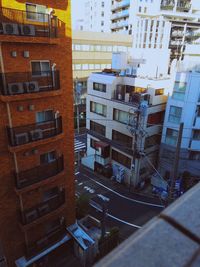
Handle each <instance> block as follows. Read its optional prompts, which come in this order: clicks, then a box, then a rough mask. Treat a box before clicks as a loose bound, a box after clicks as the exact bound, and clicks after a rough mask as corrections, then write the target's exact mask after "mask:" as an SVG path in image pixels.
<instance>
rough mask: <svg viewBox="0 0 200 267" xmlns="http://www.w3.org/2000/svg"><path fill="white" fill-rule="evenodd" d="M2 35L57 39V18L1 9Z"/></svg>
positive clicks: (42, 14) (0, 32)
mask: <svg viewBox="0 0 200 267" xmlns="http://www.w3.org/2000/svg"><path fill="white" fill-rule="evenodd" d="M0 34H1V35H12V36H29V37H47V38H55V37H57V17H55V16H53V17H51V16H50V15H49V14H44V13H37V12H29V11H23V10H17V9H10V8H1V9H0Z"/></svg>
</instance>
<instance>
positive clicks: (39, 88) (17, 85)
mask: <svg viewBox="0 0 200 267" xmlns="http://www.w3.org/2000/svg"><path fill="white" fill-rule="evenodd" d="M58 89H60V77H59V71H58V70H57V71H53V72H52V71H42V72H38V73H34V74H33V73H31V72H14V73H1V74H0V90H1V94H2V95H20V94H30V93H40V92H47V91H53V90H58Z"/></svg>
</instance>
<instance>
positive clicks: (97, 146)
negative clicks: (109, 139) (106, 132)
mask: <svg viewBox="0 0 200 267" xmlns="http://www.w3.org/2000/svg"><path fill="white" fill-rule="evenodd" d="M107 146H109V144H107V143H105V142H102V141H97V142H95V147H96V148H99V147H101V148H105V147H107Z"/></svg>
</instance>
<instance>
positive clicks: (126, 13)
mask: <svg viewBox="0 0 200 267" xmlns="http://www.w3.org/2000/svg"><path fill="white" fill-rule="evenodd" d="M128 16H129V10H128V9H127V10H123V11H120V12H117V13H114V14H112V15H111V20H114V19H119V18H123V17H124V18H125V17H128Z"/></svg>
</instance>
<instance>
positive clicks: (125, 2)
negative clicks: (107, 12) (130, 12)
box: [111, 0, 130, 11]
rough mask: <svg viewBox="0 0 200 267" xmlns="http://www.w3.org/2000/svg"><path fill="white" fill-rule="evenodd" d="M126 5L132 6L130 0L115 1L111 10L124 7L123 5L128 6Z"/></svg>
mask: <svg viewBox="0 0 200 267" xmlns="http://www.w3.org/2000/svg"><path fill="white" fill-rule="evenodd" d="M126 6H130V0H123V1H121V2H118V3H115V4H113V5H112V6H111V10H112V11H113V10H116V9H119V8H123V7H126Z"/></svg>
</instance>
